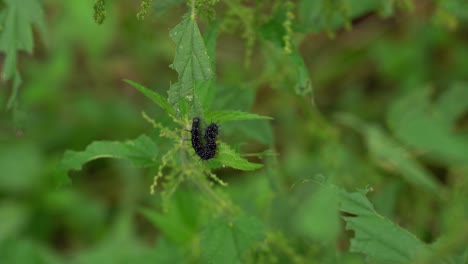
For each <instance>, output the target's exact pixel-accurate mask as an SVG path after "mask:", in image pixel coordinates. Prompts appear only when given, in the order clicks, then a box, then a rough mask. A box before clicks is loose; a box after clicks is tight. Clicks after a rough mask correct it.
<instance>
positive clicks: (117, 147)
mask: <svg viewBox="0 0 468 264" xmlns="http://www.w3.org/2000/svg"><path fill="white" fill-rule="evenodd" d="M157 150H158V148H157V146H156V144H155V143H154V141H153V140H152V139H151V138H149V137H148V136H146V135H142V136H140V137H138V138H136V139H134V140H128V141H125V142H120V141H95V142H93V143H91V144H90V145H88V146H87V147H86V149H85V150H84V151H67V152H65V154H64V157H63V159H62V162H61V165H62V169H63V170H64V171H65V172H67V171H69V170H80V169H81V167H82V166H83V165H84V164H85V163H87V162H90V161H92V160H96V159H101V158H114V159H125V160H128V161H130V162H131V163H132V164H133V165H134V166H136V167H149V166H152V165H154V163H155V160H156V157H157V154H158V152H157Z"/></svg>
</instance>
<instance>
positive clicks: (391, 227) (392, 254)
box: [330, 187, 431, 264]
mask: <svg viewBox="0 0 468 264" xmlns="http://www.w3.org/2000/svg"><path fill="white" fill-rule="evenodd" d="M333 189H335V190H336V191H337V192H338V194H339V196H340V198H339V200H340V210H342V211H344V212H346V213H348V214H352V215H353V216H346V217H344V220H345V222H346V229H348V230H352V231H354V237H353V238H352V240H351V247H350V251H351V252H360V253H363V254H366V255H367V258H368V259H370V260H376V261H379V263H380V262H381V263H395V264H396V263H413V262H414V261H415V260H417V259H419V258H420V257H422V256H426V255H428V254H430V253H431V251H430V249H429V247H428V246H427V245H426V244H424V243H423V242H422V241H421V240H419V239H418V238H417V237H416V236H414V235H413V234H411V233H409V232H408V231H406V230H405V229H403V228H401V227H399V226H398V225H396V224H394V223H392V222H391V221H389V220H388V219H386V218H385V217H383V216H382V215H380V214H378V213H377V212H376V211H375V210H374V207H373V206H372V204H371V202H370V201H369V200H368V199H367V197H366V196H365V194H364V193H363V192H354V193H348V192H346V191H344V190H341V189H338V188H336V187H333ZM330 191H332V188H330Z"/></svg>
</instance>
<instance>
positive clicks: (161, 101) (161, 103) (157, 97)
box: [124, 80, 174, 116]
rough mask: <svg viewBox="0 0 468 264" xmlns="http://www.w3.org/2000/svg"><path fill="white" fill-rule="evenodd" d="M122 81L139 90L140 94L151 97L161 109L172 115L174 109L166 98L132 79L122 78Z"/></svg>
mask: <svg viewBox="0 0 468 264" xmlns="http://www.w3.org/2000/svg"><path fill="white" fill-rule="evenodd" d="M124 82H126V83H128V84H130V85H131V86H133V87H134V88H135V89H137V90H138V91H140V92H141V93H142V94H144V95H145V96H146V97H148V98H149V99H151V100H152V101H153V102H154V103H155V104H157V105H159V106H160V107H161V108H162V109H164V110H165V111H166V112H167V113H168V114H169V115H172V116H173V115H174V109H173V108H172V106H171V105H170V104H169V103H168V102H167V99H166V98H164V97H163V96H161V95H160V94H158V93H157V92H155V91H152V90H150V89H148V88H146V87H144V86H143V85H141V84H138V83H136V82H134V81H131V80H124Z"/></svg>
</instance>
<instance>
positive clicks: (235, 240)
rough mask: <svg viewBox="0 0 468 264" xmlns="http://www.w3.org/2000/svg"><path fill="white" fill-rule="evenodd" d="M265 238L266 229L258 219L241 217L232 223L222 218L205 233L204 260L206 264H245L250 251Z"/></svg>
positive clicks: (203, 242)
mask: <svg viewBox="0 0 468 264" xmlns="http://www.w3.org/2000/svg"><path fill="white" fill-rule="evenodd" d="M264 237H265V231H264V227H263V225H262V223H261V222H259V221H258V220H257V219H256V218H253V217H249V216H239V217H236V218H234V219H233V220H230V221H229V220H227V219H224V218H220V219H218V220H217V221H215V222H214V223H212V224H210V225H209V226H208V227H207V228H206V229H205V231H204V232H203V235H202V241H201V243H200V244H201V254H202V258H203V259H204V260H205V263H214V264H217V263H226V264H231V263H233V264H234V263H236V264H237V263H244V262H243V260H244V257H245V255H246V253H247V252H248V250H249V249H251V248H252V246H253V245H254V244H255V242H260V241H262V240H263V239H264Z"/></svg>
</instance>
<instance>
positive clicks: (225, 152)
mask: <svg viewBox="0 0 468 264" xmlns="http://www.w3.org/2000/svg"><path fill="white" fill-rule="evenodd" d="M218 146H219V150H218V153H217V154H216V156H215V158H214V160H215V161H216V162H219V163H221V165H222V166H227V167H231V168H234V169H238V170H245V171H252V170H257V169H260V168H261V167H263V164H258V163H252V162H250V161H248V160H246V159H244V158H242V157H241V156H240V154H239V153H237V152H236V151H235V150H233V149H231V148H230V147H229V146H228V145H226V144H224V143H223V142H220V143H219V144H218Z"/></svg>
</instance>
